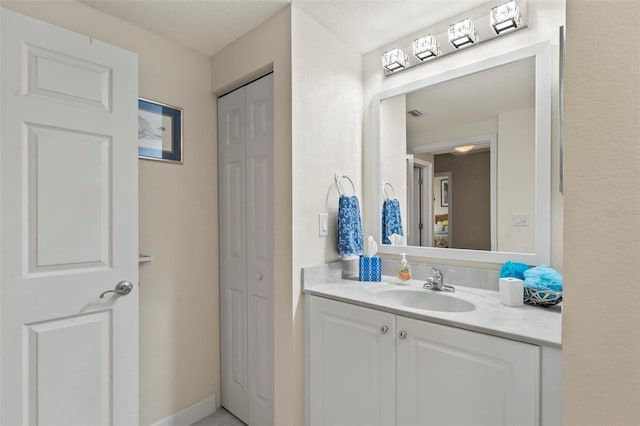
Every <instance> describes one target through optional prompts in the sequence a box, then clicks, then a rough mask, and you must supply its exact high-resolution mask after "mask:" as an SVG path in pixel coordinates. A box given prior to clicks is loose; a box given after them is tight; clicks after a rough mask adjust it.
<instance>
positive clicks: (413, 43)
mask: <svg viewBox="0 0 640 426" xmlns="http://www.w3.org/2000/svg"><path fill="white" fill-rule="evenodd" d="M528 1H529V0H510V1H505V0H490V1H487V2H486V3H483V4H481V5H479V6H476V7H474V8H472V9H469V10H467V11H466V12H462V13H459V14H457V15H454V16H451V17H449V18H448V19H446V20H444V21H440V22H438V23H435V24H433V25H432V26H431V27H430V28H425V29H423V30H421V31H419V32H418V31H417V32H415V33H413V34H409V35H407V36H406V37H404V38H402V39H400V40H396V41H395V42H394V43H393V45H391V46H388V47H387V48H386V49H385V48H383V49H381V51H382V52H384V53H383V54H382V67H383V68H384V75H385V76H390V75H392V74H398V73H399V72H400V71H405V70H409V69H411V68H413V67H416V66H418V65H422V64H424V63H427V62H433V61H435V60H438V59H440V58H444V57H445V56H447V55H450V54H452V53H457V52H460V51H464V50H466V49H467V48H470V47H472V46H476V45H478V44H481V43H485V42H488V41H491V40H494V39H496V38H498V37H505V36H507V35H508V34H513V33H515V32H517V31H519V30H521V29H524V28H527V16H528V15H527V5H528ZM425 3H429V2H425ZM425 7H428V6H425ZM398 46H400V47H398Z"/></svg>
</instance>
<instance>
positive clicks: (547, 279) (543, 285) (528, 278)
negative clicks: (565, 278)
mask: <svg viewBox="0 0 640 426" xmlns="http://www.w3.org/2000/svg"><path fill="white" fill-rule="evenodd" d="M524 286H525V287H533V288H536V289H538V290H551V291H562V275H560V274H559V273H558V271H556V270H555V269H553V268H550V267H548V266H546V265H540V266H536V267H535V268H531V269H529V270H527V271H525V272H524Z"/></svg>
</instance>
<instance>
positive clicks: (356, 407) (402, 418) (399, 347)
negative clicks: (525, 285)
mask: <svg viewBox="0 0 640 426" xmlns="http://www.w3.org/2000/svg"><path fill="white" fill-rule="evenodd" d="M306 303H307V305H306V307H307V309H308V310H307V322H308V323H307V329H306V332H307V344H306V349H307V351H308V352H307V353H308V356H307V358H306V361H307V363H308V364H307V384H306V385H307V422H308V423H309V424H310V425H312V426H320V425H322V426H329V425H341V426H347V425H403V426H404V425H407V426H408V425H411V426H416V425H462V424H464V425H516V424H517V425H536V424H541V423H542V424H545V421H543V420H544V417H545V416H544V415H543V416H542V417H543V420H541V415H540V413H541V408H540V407H541V401H540V396H541V377H544V375H541V347H540V346H537V345H532V344H527V343H521V342H517V341H513V340H509V339H503V338H499V337H495V336H490V335H486V334H483V333H477V332H472V331H467V330H462V329H458V328H455V327H450V326H444V325H439V324H433V323H429V322H426V321H420V320H415V319H411V318H407V317H403V316H400V315H394V314H390V313H387V312H383V311H378V310H375V309H370V308H363V307H360V306H356V305H352V304H349V303H343V302H337V301H333V300H330V299H325V298H322V297H316V296H307V297H306Z"/></svg>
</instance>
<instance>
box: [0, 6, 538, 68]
mask: <svg viewBox="0 0 640 426" xmlns="http://www.w3.org/2000/svg"><path fill="white" fill-rule="evenodd" d="M0 1H2V0H0ZM529 1H532V0H490V1H487V2H486V3H484V4H482V5H478V6H476V7H474V8H472V9H469V10H467V11H464V12H461V13H459V14H457V15H455V16H451V17H450V18H448V19H446V20H443V21H440V22H437V23H435V24H433V25H432V26H431V27H429V28H423V29H422V30H420V31H419V32H416V33H414V34H412V35H411V37H410V38H409V36H406V37H404V38H402V39H400V40H396V41H394V42H393V43H392V44H389V45H388V46H387V47H385V48H382V49H381V50H380V52H384V53H383V54H382V67H383V69H384V76H385V77H391V76H392V75H396V74H399V73H401V72H404V71H406V70H409V69H412V68H413V67H417V66H419V65H424V64H426V63H430V62H433V61H435V60H438V59H440V58H444V57H447V56H449V55H451V54H454V53H458V52H461V51H465V50H466V48H467V47H470V46H475V45H478V44H481V43H486V42H489V41H491V40H495V39H496V38H500V37H504V36H508V35H510V34H514V33H516V32H518V31H520V30H523V29H525V28H527V19H528V17H529V14H528V4H529ZM447 41H448V43H447ZM412 53H413V55H412Z"/></svg>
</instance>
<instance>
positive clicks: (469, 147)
mask: <svg viewBox="0 0 640 426" xmlns="http://www.w3.org/2000/svg"><path fill="white" fill-rule="evenodd" d="M474 146H475V145H466V146H457V147H455V148H454V149H455V150H456V151H458V152H469V151H471V150H472V149H473V148H474Z"/></svg>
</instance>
